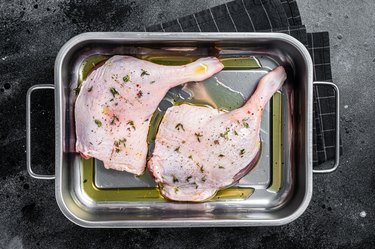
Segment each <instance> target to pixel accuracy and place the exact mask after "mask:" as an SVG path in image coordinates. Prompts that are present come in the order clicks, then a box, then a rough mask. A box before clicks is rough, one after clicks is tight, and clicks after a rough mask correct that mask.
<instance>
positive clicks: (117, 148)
mask: <svg viewBox="0 0 375 249" xmlns="http://www.w3.org/2000/svg"><path fill="white" fill-rule="evenodd" d="M121 144H122V145H123V146H124V148H125V147H126V138H123V139H119V140H115V141H114V142H113V145H114V146H115V150H116V153H119V152H120V150H121V148H120V147H121Z"/></svg>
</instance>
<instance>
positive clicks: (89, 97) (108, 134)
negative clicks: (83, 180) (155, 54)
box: [75, 56, 223, 175]
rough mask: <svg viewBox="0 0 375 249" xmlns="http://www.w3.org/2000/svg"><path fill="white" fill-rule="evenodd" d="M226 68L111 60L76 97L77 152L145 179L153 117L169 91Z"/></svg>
mask: <svg viewBox="0 0 375 249" xmlns="http://www.w3.org/2000/svg"><path fill="white" fill-rule="evenodd" d="M222 68H223V65H222V64H221V63H220V62H219V60H218V59H216V58H213V57H208V58H201V59H198V60H197V61H195V62H193V63H190V64H187V65H184V66H162V65H157V64H154V63H151V62H148V61H144V60H140V59H137V58H134V57H130V56H113V57H111V58H110V59H108V60H107V61H106V62H105V63H104V64H103V65H102V66H101V67H99V68H97V69H96V70H94V71H93V72H92V73H91V74H90V75H89V76H88V77H87V79H86V80H85V82H84V83H83V85H82V87H81V90H80V93H79V95H78V97H77V100H76V104H75V122H76V136H77V142H76V150H77V152H80V153H81V155H82V156H83V157H85V158H89V157H94V158H97V159H99V160H102V161H103V162H104V166H105V167H106V168H112V169H115V170H121V171H122V170H125V171H128V172H131V173H134V174H136V175H140V174H142V173H143V171H144V170H145V167H146V156H147V141H146V138H147V133H148V128H149V123H150V118H151V116H152V114H153V112H154V111H155V110H156V108H157V106H158V105H159V102H160V101H161V100H162V98H163V97H164V95H165V94H166V93H167V91H168V90H169V89H170V88H172V87H175V86H177V85H180V84H182V83H185V82H189V81H202V80H205V79H207V78H209V77H211V76H212V75H213V74H215V73H217V72H219V71H220V70H221V69H222Z"/></svg>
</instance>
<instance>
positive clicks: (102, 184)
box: [55, 33, 312, 227]
mask: <svg viewBox="0 0 375 249" xmlns="http://www.w3.org/2000/svg"><path fill="white" fill-rule="evenodd" d="M145 48H146V49H145ZM115 54H128V55H133V56H137V57H139V58H143V59H147V58H146V57H148V58H150V57H153V56H161V57H162V58H163V59H164V57H165V56H171V55H173V56H177V57H178V56H179V57H181V56H183V57H186V58H188V59H187V61H186V62H188V61H189V60H191V58H197V57H204V56H217V57H219V58H222V59H223V58H231V57H234V56H235V57H237V56H239V57H251V56H253V57H255V58H257V59H259V60H260V63H261V65H262V67H261V68H258V69H254V68H252V69H244V65H242V66H240V67H238V66H235V65H233V63H232V62H228V61H227V62H226V70H224V71H222V72H221V73H220V74H218V75H217V77H220V78H219V79H218V80H219V81H220V82H222V83H224V84H228V85H229V87H230V88H231V89H232V90H234V91H237V92H241V93H242V94H243V95H244V98H247V97H248V96H249V95H250V94H251V91H252V89H253V88H254V87H255V84H256V81H257V78H260V77H261V75H262V74H265V73H266V72H267V71H268V70H270V69H271V68H273V67H275V66H276V65H278V64H280V65H283V66H284V67H285V68H286V71H287V74H288V79H287V81H286V82H285V84H284V86H283V87H282V89H281V92H280V93H277V94H275V95H274V96H273V99H272V101H271V102H270V103H269V105H268V106H267V109H266V111H265V112H264V114H263V119H262V134H261V136H262V140H263V147H262V156H261V160H260V161H259V162H258V165H257V166H256V167H255V169H254V170H253V171H251V172H250V173H249V174H248V175H247V176H246V177H245V178H244V179H242V180H241V181H240V182H239V184H238V185H237V186H232V187H230V188H228V189H225V190H223V191H220V192H219V193H218V195H217V196H216V198H214V199H213V200H211V201H208V202H203V203H177V202H171V201H165V200H164V199H162V198H160V195H159V193H158V190H157V188H155V185H154V183H153V181H152V180H151V179H150V178H148V179H147V177H146V176H143V178H142V177H141V178H134V177H133V176H130V175H126V174H125V175H124V174H122V173H119V172H112V171H110V170H104V169H103V167H102V166H100V165H99V164H98V163H94V160H92V159H91V160H83V159H82V158H81V157H80V156H79V154H77V153H75V149H74V148H75V146H74V145H75V132H74V130H75V129H74V102H75V98H76V96H75V94H74V92H73V91H72V89H73V88H75V87H76V86H77V82H78V81H79V80H81V79H80V75H79V71H80V68H81V66H82V65H83V62H85V61H86V60H88V58H89V57H91V56H93V55H103V56H104V57H105V58H108V57H109V56H111V55H115ZM105 58H104V59H105ZM102 59H103V58H102ZM158 60H160V58H159V59H158ZM164 61H165V60H164ZM186 62H185V63H186ZM242 62H244V61H242ZM173 63H175V62H173ZM267 63H268V64H267ZM245 64H246V63H245ZM246 66H249V64H247V65H246ZM236 77H238V80H237V79H235V78H236ZM231 79H235V80H233V81H231ZM242 80H243V81H248V82H244V84H243V85H242V84H241V85H230V84H237V83H241V81H242ZM245 83H246V84H245ZM211 84H212V83H211ZM55 85H56V95H55V96H56V98H55V100H56V200H57V203H58V205H59V207H60V209H61V210H62V212H63V213H64V214H65V215H66V216H67V217H68V218H69V219H70V220H72V221H73V222H75V223H77V224H79V225H81V226H88V227H176V226H180V227H181V226H185V227H186V226H254V225H280V224H285V223H288V222H291V221H292V220H294V219H296V218H297V217H299V216H300V215H301V214H302V213H303V212H304V210H305V209H306V207H307V205H308V203H309V201H310V198H311V194H312V168H311V166H312V165H311V160H312V155H311V153H312V135H311V134H312V62H311V58H310V56H309V53H308V51H307V50H306V48H305V47H304V46H303V45H302V44H301V43H299V42H298V41H296V40H295V39H294V38H292V37H290V36H287V35H283V34H275V33H273V34H272V33H254V34H245V33H230V34H228V33H178V34H171V33H162V34H161V33H88V34H82V35H80V36H77V37H75V38H73V39H72V40H71V41H69V42H68V43H67V44H66V45H65V46H64V47H63V48H62V49H61V51H60V53H59V55H58V56H57V59H56V66H55ZM244 86H246V87H247V88H245V89H242V88H240V87H244ZM185 90H186V88H185ZM185 90H184V91H185ZM173 91H177V93H178V91H182V89H181V88H176V89H174V90H173ZM170 94H171V95H172V96H173V95H175V94H176V92H172V93H170ZM181 95H183V96H182V97H183V98H186V99H188V96H186V94H181ZM166 97H167V98H168V97H169V95H167V96H166ZM242 101H243V100H242ZM239 104H240V103H239ZM161 108H163V107H161ZM161 111H162V110H161ZM120 176H121V177H120ZM120 178H121V180H120ZM125 182H126V183H125ZM130 182H131V184H130Z"/></svg>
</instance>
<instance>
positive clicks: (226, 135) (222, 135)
mask: <svg viewBox="0 0 375 249" xmlns="http://www.w3.org/2000/svg"><path fill="white" fill-rule="evenodd" d="M229 131H230V129H229V128H226V129H225V132H223V133H220V137H222V138H224V139H226V140H228V133H229Z"/></svg>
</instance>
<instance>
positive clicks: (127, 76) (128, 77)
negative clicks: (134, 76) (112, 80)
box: [122, 74, 130, 82]
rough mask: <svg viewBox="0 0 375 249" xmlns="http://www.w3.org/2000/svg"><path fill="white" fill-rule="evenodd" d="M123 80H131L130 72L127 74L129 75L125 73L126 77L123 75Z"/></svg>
mask: <svg viewBox="0 0 375 249" xmlns="http://www.w3.org/2000/svg"><path fill="white" fill-rule="evenodd" d="M122 80H123V81H124V82H129V80H130V76H129V74H127V75H125V76H124V77H122Z"/></svg>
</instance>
